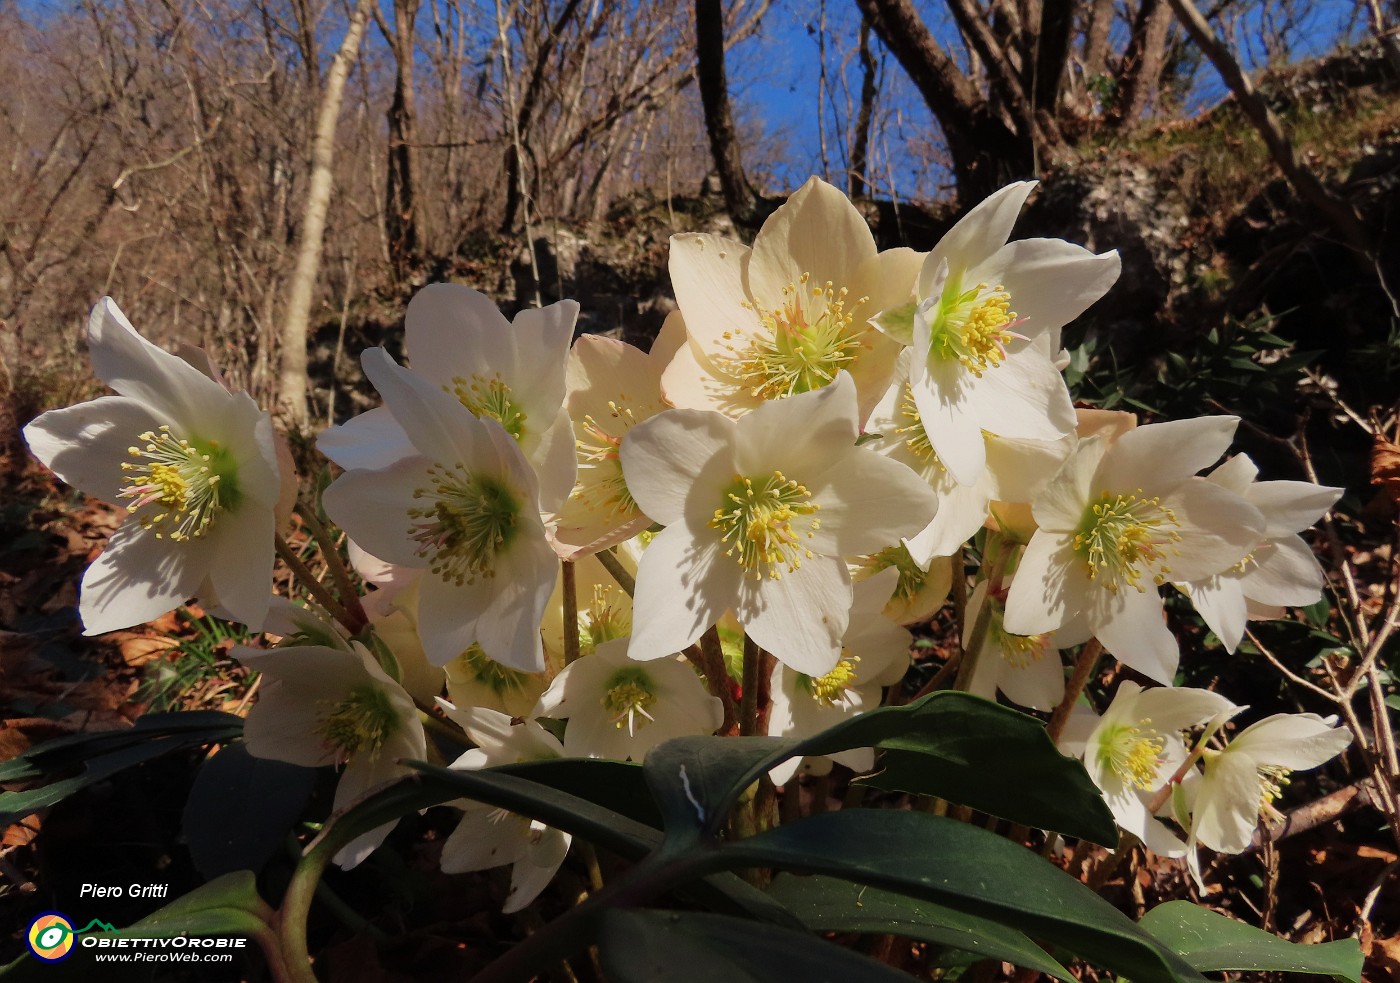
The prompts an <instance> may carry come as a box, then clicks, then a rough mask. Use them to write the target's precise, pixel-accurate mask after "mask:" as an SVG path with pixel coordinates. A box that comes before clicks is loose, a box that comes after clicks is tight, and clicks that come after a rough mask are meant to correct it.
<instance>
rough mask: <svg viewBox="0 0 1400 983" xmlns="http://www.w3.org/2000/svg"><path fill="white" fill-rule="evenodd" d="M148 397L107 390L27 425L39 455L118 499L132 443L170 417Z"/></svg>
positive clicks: (90, 489)
mask: <svg viewBox="0 0 1400 983" xmlns="http://www.w3.org/2000/svg"><path fill="white" fill-rule="evenodd" d="M169 422H170V421H168V420H162V419H159V418H158V417H156V416H155V415H154V414H153V413H152V410H151V408H150V407H148V406H147V405H146V404H145V403H141V402H138V401H137V400H134V399H128V398H127V397H125V396H102V397H100V398H98V399H94V400H91V401H89V402H86V403H79V404H78V405H77V406H69V407H66V408H64V409H61V410H50V411H48V412H47V413H44V414H42V415H41V416H39V417H38V418H37V419H36V420H34V422H32V423H30V424H29V425H28V426H27V427H25V428H24V439H25V440H26V441H27V442H28V443H29V449H30V450H31V451H33V452H34V456H35V457H37V458H38V459H39V460H41V461H43V462H44V464H45V466H46V467H48V469H49V470H50V471H52V472H53V473H54V474H56V475H58V476H59V477H60V478H62V479H63V480H64V481H65V482H67V483H68V484H70V485H72V486H73V487H75V488H79V489H81V490H83V491H85V492H87V493H88V494H89V495H93V496H95V497H97V498H100V499H102V500H103V501H105V502H114V503H115V502H116V501H117V496H118V494H119V493H120V492H121V490H122V487H123V481H122V475H123V472H122V465H123V464H126V463H129V462H130V461H131V456H130V455H129V454H128V453H127V448H129V447H131V446H132V445H133V444H136V443H138V441H137V437H138V436H139V435H140V434H143V433H145V432H147V431H148V430H153V429H155V428H156V427H159V426H160V425H161V424H164V423H169Z"/></svg>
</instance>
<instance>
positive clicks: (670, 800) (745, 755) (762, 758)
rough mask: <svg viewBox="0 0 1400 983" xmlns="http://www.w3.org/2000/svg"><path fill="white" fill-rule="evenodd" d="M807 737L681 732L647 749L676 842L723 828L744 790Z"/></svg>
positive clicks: (651, 777) (647, 770)
mask: <svg viewBox="0 0 1400 983" xmlns="http://www.w3.org/2000/svg"><path fill="white" fill-rule="evenodd" d="M802 743H803V742H802V741H801V740H798V739H796V738H776V737H677V738H673V739H671V740H669V741H663V742H662V743H661V744H659V745H657V746H656V747H654V748H652V749H651V750H650V751H648V752H647V756H646V760H645V761H643V762H642V771H643V773H644V774H645V775H646V780H647V785H648V786H649V787H650V788H651V794H652V795H653V796H654V797H655V799H656V803H657V805H658V806H659V807H660V808H661V817H662V819H663V820H664V822H665V825H666V834H667V837H668V839H670V841H671V843H672V845H673V848H678V847H679V845H680V844H682V843H690V842H693V841H694V840H695V839H696V838H698V837H699V836H700V834H701V833H702V832H713V831H715V830H716V829H718V828H719V826H720V824H722V823H723V822H724V820H725V818H726V817H727V816H728V814H729V809H730V807H731V806H732V805H733V804H734V800H735V799H737V798H738V797H739V793H740V792H742V791H743V790H744V789H746V788H748V787H749V786H750V785H752V784H753V783H754V782H755V781H757V780H758V776H760V775H762V774H763V773H764V772H765V771H767V770H768V769H769V768H772V767H773V766H774V765H775V764H777V763H778V762H780V761H785V760H787V759H788V758H789V757H791V756H793V755H794V754H797V753H799V751H798V748H800V747H801V745H802Z"/></svg>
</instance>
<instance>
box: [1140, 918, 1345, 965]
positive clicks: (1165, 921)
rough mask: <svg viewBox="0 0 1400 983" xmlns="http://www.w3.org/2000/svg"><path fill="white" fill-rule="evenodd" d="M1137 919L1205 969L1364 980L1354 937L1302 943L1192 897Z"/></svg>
mask: <svg viewBox="0 0 1400 983" xmlns="http://www.w3.org/2000/svg"><path fill="white" fill-rule="evenodd" d="M1139 924H1141V925H1142V927H1143V928H1145V929H1146V930H1147V931H1149V932H1151V933H1152V934H1153V935H1155V936H1156V937H1157V938H1158V939H1159V940H1161V941H1162V942H1163V943H1165V944H1166V945H1167V946H1169V947H1170V948H1171V949H1173V950H1175V951H1176V952H1178V953H1180V954H1181V955H1182V956H1183V957H1184V958H1185V959H1186V961H1187V962H1188V963H1190V964H1191V965H1192V966H1194V967H1196V968H1197V969H1198V970H1200V971H1202V972H1205V973H1211V972H1218V971H1224V970H1235V971H1240V972H1250V971H1257V972H1272V973H1316V974H1318V975H1320V976H1331V977H1333V978H1335V979H1338V980H1345V981H1348V983H1361V964H1362V957H1361V944H1360V943H1359V942H1358V941H1357V940H1356V939H1343V940H1341V941H1340V942H1324V943H1321V944H1318V945H1299V944H1297V943H1294V942H1289V941H1287V940H1286V939H1280V938H1278V937H1277V936H1274V935H1270V934H1269V933H1268V932H1264V931H1261V930H1259V929H1257V928H1255V927H1254V926H1252V925H1246V924H1245V923H1244V922H1237V921H1235V920H1234V919H1233V918H1228V917H1226V916H1225V915H1222V914H1220V913H1218V912H1214V911H1211V910H1210V909H1209V908H1202V907H1201V906H1200V905H1195V904H1192V903H1191V902H1189V901H1168V902H1167V903H1166V904H1163V905H1158V906H1157V907H1156V908H1153V909H1152V910H1151V911H1149V912H1148V913H1147V914H1146V915H1145V916H1143V919H1142V921H1141V922H1140V923H1139Z"/></svg>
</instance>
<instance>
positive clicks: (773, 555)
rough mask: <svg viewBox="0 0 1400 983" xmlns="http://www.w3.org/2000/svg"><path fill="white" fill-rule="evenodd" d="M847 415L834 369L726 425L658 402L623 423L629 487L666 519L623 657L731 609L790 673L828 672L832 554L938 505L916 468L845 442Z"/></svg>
mask: <svg viewBox="0 0 1400 983" xmlns="http://www.w3.org/2000/svg"><path fill="white" fill-rule="evenodd" d="M856 412H857V411H856V394H855V385H854V383H852V381H851V378H850V376H849V375H846V374H845V373H839V374H838V375H837V377H836V381H835V382H834V383H832V384H831V385H829V386H827V387H825V388H823V389H819V390H817V391H815V392H810V393H800V394H798V395H795V396H791V397H789V398H787V399H782V400H774V401H770V402H767V403H764V404H763V405H762V406H760V407H759V408H758V409H756V410H754V411H753V412H751V413H749V414H747V415H746V416H744V417H743V418H741V419H740V420H739V421H738V422H737V423H736V422H735V421H733V420H730V419H728V418H727V417H725V416H722V415H720V414H718V413H709V412H705V411H703V410H669V411H667V412H665V413H662V414H661V415H660V416H656V417H653V418H652V419H650V420H648V421H647V422H646V423H643V424H641V425H640V426H638V427H636V428H635V429H633V431H632V432H631V435H630V436H629V437H628V439H627V442H626V443H625V444H623V446H622V465H623V468H624V469H625V470H626V472H627V484H628V487H629V488H631V489H632V493H633V494H634V495H635V496H636V499H637V502H638V504H640V505H641V506H642V509H643V511H645V512H646V514H647V515H649V516H651V517H652V518H653V519H656V520H657V521H658V522H662V523H664V524H665V525H666V528H665V529H664V530H663V531H662V532H660V533H659V534H657V536H656V538H655V539H654V540H652V543H651V545H650V546H648V547H647V548H646V551H645V552H643V553H642V559H641V563H640V565H639V566H638V569H637V593H636V595H635V597H634V600H633V610H634V611H635V612H636V613H635V618H634V624H633V628H632V642H631V646H630V648H629V650H628V652H629V654H630V655H631V656H632V657H633V658H634V659H660V658H665V657H667V656H669V655H671V654H672V653H674V652H679V651H682V650H683V649H685V648H686V647H687V646H688V645H690V644H691V643H692V642H694V641H695V640H696V639H697V638H699V637H700V635H701V633H702V632H704V631H705V629H707V628H709V627H710V626H711V625H713V624H715V623H716V622H717V621H719V619H720V618H721V617H722V616H723V615H724V614H725V612H726V611H733V612H734V614H735V616H736V617H737V618H738V619H739V621H740V622H741V623H742V624H743V625H744V629H745V631H747V632H748V634H749V637H750V638H752V639H753V640H754V641H755V642H756V643H757V644H758V645H760V646H762V647H763V648H765V649H767V650H768V651H769V652H771V653H772V654H773V655H774V656H776V657H777V658H778V659H779V660H780V661H782V662H785V663H787V665H789V666H791V667H792V668H793V669H796V670H797V671H798V672H804V673H807V674H808V675H811V676H824V675H825V674H826V673H828V672H830V671H831V670H832V669H834V668H836V663H837V662H838V661H839V659H840V654H841V637H842V636H843V635H844V634H845V633H846V624H847V620H848V616H849V613H850V607H851V577H850V574H849V573H848V572H847V569H846V563H845V561H844V560H843V559H842V558H843V557H845V556H855V555H856V554H861V553H872V552H876V551H878V550H880V549H883V548H884V547H886V546H889V545H892V544H894V543H896V542H898V541H899V538H900V537H901V536H908V535H912V534H913V533H915V532H918V531H919V530H920V529H922V528H923V527H924V526H925V525H927V524H928V521H929V519H930V518H932V516H933V512H934V509H935V507H936V504H937V503H936V499H935V498H934V494H933V492H932V491H931V490H930V489H929V487H928V486H927V485H926V484H924V482H923V481H922V480H921V479H920V478H919V477H918V475H916V474H914V472H912V471H910V470H909V469H908V468H906V467H905V466H904V465H902V464H899V463H898V462H896V461H891V460H889V459H888V458H885V457H881V456H880V455H879V454H876V453H874V452H873V451H870V450H866V449H864V448H860V447H857V446H856V437H857V434H858V428H857V425H856Z"/></svg>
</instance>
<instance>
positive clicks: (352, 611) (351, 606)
mask: <svg viewBox="0 0 1400 983" xmlns="http://www.w3.org/2000/svg"><path fill="white" fill-rule="evenodd" d="M296 510H297V515H299V516H301V520H302V522H304V523H305V524H306V528H307V529H308V530H309V531H310V532H311V535H312V537H313V538H314V539H315V540H316V545H317V546H319V547H320V548H321V557H322V558H323V559H324V560H325V561H326V567H327V568H328V569H329V570H330V572H331V578H332V579H333V580H335V586H336V589H337V590H338V591H340V602H341V604H342V605H343V606H344V608H345V612H346V614H348V615H349V616H350V617H351V619H353V620H356V621H358V622H359V623H358V625H352V624H346V625H345V627H346V628H347V629H348V630H349V631H350V634H352V635H354V634H358V633H359V631H360V630H361V629H362V628H364V626H365V625H367V624H369V616H368V615H366V614H365V609H364V608H363V607H362V606H361V605H360V591H359V589H358V588H357V587H356V586H355V581H354V578H352V577H351V576H350V569H349V567H347V566H346V565H345V561H344V560H343V559H341V556H340V545H339V544H338V543H337V542H336V541H335V537H333V536H332V535H331V534H330V530H328V529H327V528H326V524H325V523H324V522H322V521H321V517H320V516H319V515H317V514H316V510H315V509H313V508H311V506H309V505H306V504H305V503H303V502H297V504H296Z"/></svg>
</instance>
